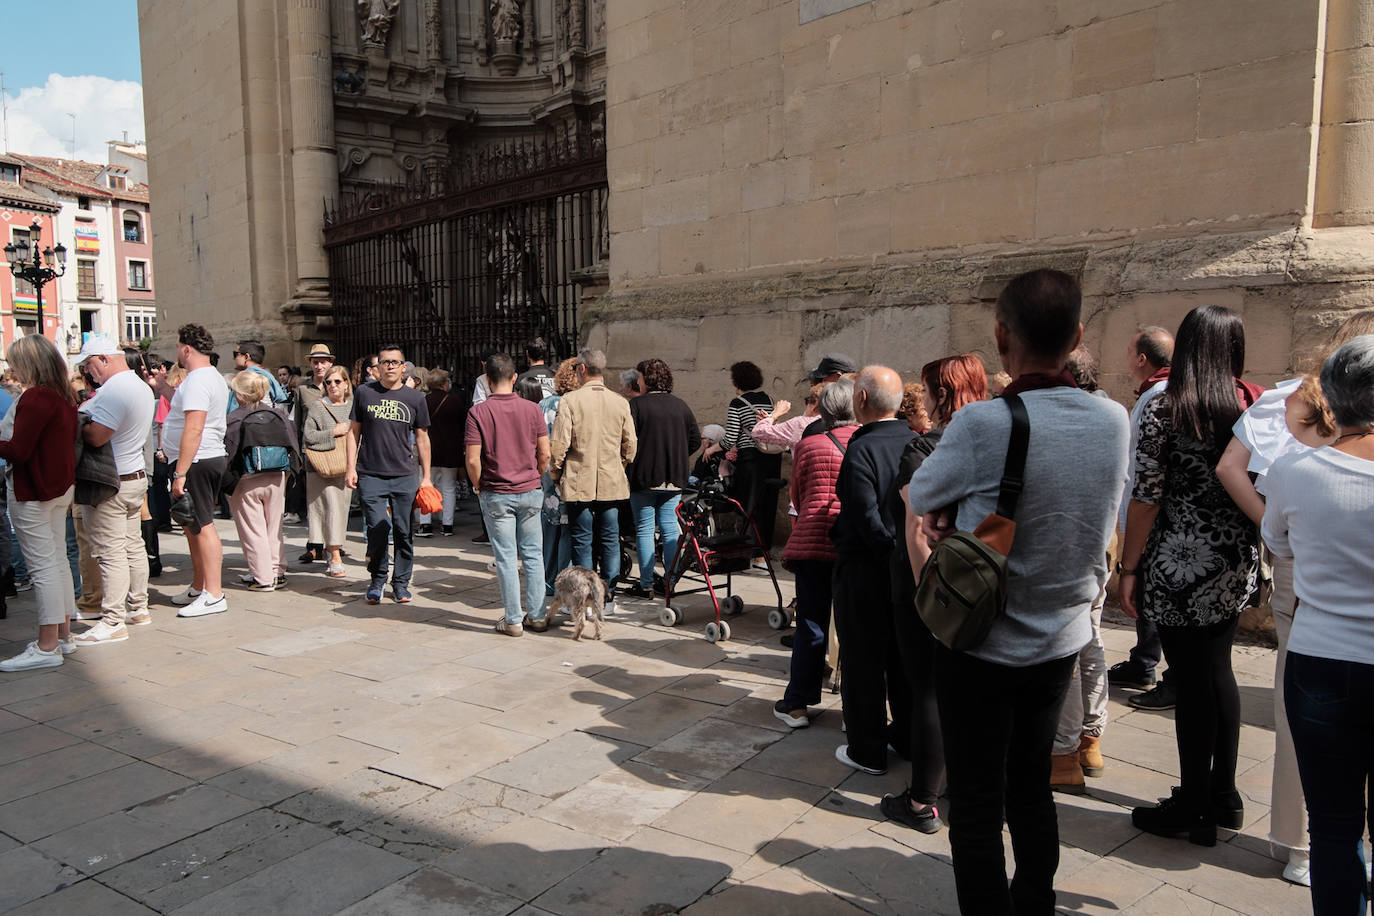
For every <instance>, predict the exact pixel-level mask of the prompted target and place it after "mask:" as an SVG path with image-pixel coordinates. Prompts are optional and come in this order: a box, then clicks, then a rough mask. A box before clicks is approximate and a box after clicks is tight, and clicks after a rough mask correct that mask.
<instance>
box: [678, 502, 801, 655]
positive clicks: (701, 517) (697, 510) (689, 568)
mask: <svg viewBox="0 0 1374 916" xmlns="http://www.w3.org/2000/svg"><path fill="white" fill-rule="evenodd" d="M677 519H678V524H679V525H680V526H681V529H682V537H681V539H680V540H679V541H678V548H677V555H676V556H675V557H674V558H673V564H672V566H670V567H668V568H669V569H670V570H672V571H673V574H672V575H670V576H668V577H667V579H666V580H665V581H664V583H663V585H664V594H665V598H664V600H663V610H662V611H661V612H659V616H658V619H659V622H660V623H662V624H663V625H664V626H666V627H672V626H677V625H678V624H680V623H682V621H683V620H684V619H685V615H684V614H683V613H682V610H681V609H680V608H677V607H675V606H674V605H673V598H674V596H676V595H693V594H700V593H701V592H706V593H707V594H709V595H710V596H711V605H712V606H713V607H714V609H715V620H713V621H711V622H710V623H708V624H706V639H707V641H708V642H718V641H720V640H723V639H729V638H730V624H728V623H726V622H725V621H724V620H722V619H721V612H722V611H724V613H725V615H726V616H729V617H735V616H738V615H739V614H741V613H743V612H744V600H743V599H742V598H740V597H739V596H738V595H732V594H730V591H731V585H732V578H733V576H734V574H735V573H738V572H744V571H745V570H747V569H749V567H750V565H751V564H752V562H753V560H754V558H755V557H763V562H764V565H765V566H766V568H767V569H768V578H769V579H770V580H771V581H772V583H773V592H774V593H775V594H776V595H777V597H778V606H777V613H779V614H785V613H786V612H785V611H784V610H783V605H782V589H780V588H779V587H778V577H777V576H776V575H774V573H773V561H772V559H771V558H770V557H769V556H768V551H767V550H765V549H764V547H763V540H762V539H761V538H760V537H759V531H758V528H757V527H756V526H755V525H754V522H753V520H752V519H751V518H749V514H748V513H747V512H745V511H744V507H743V506H741V505H740V504H739V503H738V502H737V501H735V500H734V499H732V498H730V497H729V496H726V495H725V488H724V487H723V486H722V485H721V483H720V482H719V481H718V480H716V481H707V482H704V483H703V484H701V485H700V487H699V488H698V489H696V490H690V489H689V490H684V491H683V495H682V502H681V503H679V504H678V507H677ZM722 573H723V574H724V575H725V591H724V594H725V597H724V598H723V599H722V598H721V596H720V595H719V594H717V592H716V588H715V585H714V584H713V583H712V582H711V576H712V575H716V576H719V575H721V574H722ZM684 581H687V582H700V583H702V585H701V586H700V587H698V588H682V587H681V585H682V583H683V582H684ZM769 616H770V617H771V616H772V612H770V614H769Z"/></svg>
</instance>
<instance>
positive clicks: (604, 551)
mask: <svg viewBox="0 0 1374 916" xmlns="http://www.w3.org/2000/svg"><path fill="white" fill-rule="evenodd" d="M593 527H595V529H596V541H597V542H598V544H599V545H600V547H601V577H602V578H603V579H605V580H606V582H607V583H609V584H610V585H611V587H612V588H614V587H615V583H616V581H617V580H619V578H620V521H619V513H618V512H617V511H616V507H615V503H609V502H599V503H568V530H569V531H570V532H571V533H572V560H573V565H575V566H581V567H582V568H583V569H595V568H596V567H595V566H593V565H592V529H593Z"/></svg>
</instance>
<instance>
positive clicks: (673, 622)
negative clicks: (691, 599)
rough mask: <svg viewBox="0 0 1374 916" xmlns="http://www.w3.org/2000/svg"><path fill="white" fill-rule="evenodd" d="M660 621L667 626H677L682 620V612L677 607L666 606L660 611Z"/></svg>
mask: <svg viewBox="0 0 1374 916" xmlns="http://www.w3.org/2000/svg"><path fill="white" fill-rule="evenodd" d="M658 622H659V623H661V624H663V625H664V626H665V627H675V626H677V625H678V624H679V623H681V622H682V612H681V611H679V610H678V609H677V608H675V607H669V606H665V607H664V608H663V609H662V610H660V611H659V612H658Z"/></svg>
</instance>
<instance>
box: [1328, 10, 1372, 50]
mask: <svg viewBox="0 0 1374 916" xmlns="http://www.w3.org/2000/svg"><path fill="white" fill-rule="evenodd" d="M1369 47H1374V6H1371V5H1370V4H1368V3H1366V2H1365V0H1329V2H1328V3H1327V16H1326V50H1327V51H1328V52H1331V51H1348V50H1350V49H1352V48H1369Z"/></svg>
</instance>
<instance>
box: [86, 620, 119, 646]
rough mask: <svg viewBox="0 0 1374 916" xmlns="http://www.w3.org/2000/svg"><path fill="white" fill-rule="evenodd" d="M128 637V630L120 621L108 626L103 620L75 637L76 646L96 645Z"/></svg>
mask: <svg viewBox="0 0 1374 916" xmlns="http://www.w3.org/2000/svg"><path fill="white" fill-rule="evenodd" d="M128 638H129V630H128V628H127V627H125V626H124V624H122V623H117V624H115V625H114V626H110V625H109V624H108V623H106V622H105V621H103V620H102V621H100V622H99V623H97V624H96V625H95V626H93V627H91V628H90V629H89V630H87V631H86V632H85V633H81V634H80V635H78V636H76V637H75V642H76V644H77V645H78V646H98V645H101V644H104V643H112V642H123V641H124V640H126V639H128Z"/></svg>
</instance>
